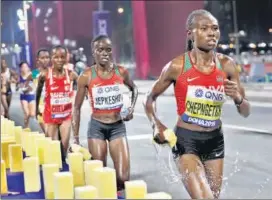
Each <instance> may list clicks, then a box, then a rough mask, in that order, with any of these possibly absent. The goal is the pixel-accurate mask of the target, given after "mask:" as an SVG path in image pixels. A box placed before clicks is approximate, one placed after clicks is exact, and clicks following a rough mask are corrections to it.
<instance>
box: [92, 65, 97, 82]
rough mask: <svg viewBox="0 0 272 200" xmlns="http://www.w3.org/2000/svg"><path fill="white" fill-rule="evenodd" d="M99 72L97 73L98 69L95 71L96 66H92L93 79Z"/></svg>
mask: <svg viewBox="0 0 272 200" xmlns="http://www.w3.org/2000/svg"><path fill="white" fill-rule="evenodd" d="M96 76H97V74H96V71H95V68H94V67H92V79H94V78H96Z"/></svg>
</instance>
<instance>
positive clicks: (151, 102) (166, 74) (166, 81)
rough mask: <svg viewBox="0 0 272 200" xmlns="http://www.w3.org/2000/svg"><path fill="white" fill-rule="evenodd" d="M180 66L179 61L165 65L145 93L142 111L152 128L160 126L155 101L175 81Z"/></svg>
mask: <svg viewBox="0 0 272 200" xmlns="http://www.w3.org/2000/svg"><path fill="white" fill-rule="evenodd" d="M180 64H181V63H180V60H179V61H176V60H173V61H171V62H169V63H168V64H166V66H165V67H164V68H163V70H162V72H161V75H160V77H159V78H158V80H157V81H156V82H155V83H154V84H153V86H152V88H151V91H149V92H148V93H147V95H146V98H145V99H144V102H143V105H144V109H145V112H146V115H147V117H148V119H149V121H150V122H151V124H152V127H153V128H154V127H155V126H159V125H161V122H160V120H159V119H158V116H157V114H156V110H157V109H156V99H157V98H158V97H159V96H160V95H161V94H162V93H163V92H164V91H165V90H166V89H167V88H168V87H169V86H170V85H171V84H172V83H173V81H175V80H176V79H177V77H178V75H179V73H180V72H179V71H180V69H181V65H180Z"/></svg>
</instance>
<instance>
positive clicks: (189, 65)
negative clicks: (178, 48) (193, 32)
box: [183, 52, 192, 72]
mask: <svg viewBox="0 0 272 200" xmlns="http://www.w3.org/2000/svg"><path fill="white" fill-rule="evenodd" d="M191 68H192V63H191V61H190V57H189V54H188V52H186V53H185V54H184V66H183V72H187V71H188V70H189V69H191Z"/></svg>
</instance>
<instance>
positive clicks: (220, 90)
mask: <svg viewBox="0 0 272 200" xmlns="http://www.w3.org/2000/svg"><path fill="white" fill-rule="evenodd" d="M183 61H184V63H183V72H182V73H181V75H180V76H179V77H178V79H177V81H176V83H175V87H174V91H175V98H176V102H177V112H178V115H179V116H180V117H181V119H182V120H183V121H184V122H186V123H190V124H196V125H199V126H201V127H209V128H213V127H218V125H220V123H221V122H220V118H221V112H222V106H223V103H224V101H225V99H226V97H225V93H224V85H223V82H224V79H225V73H224V72H223V70H222V66H221V64H220V62H219V59H218V57H217V55H216V54H215V63H216V66H215V67H214V68H213V70H212V71H211V72H210V73H209V74H205V73H203V72H201V71H199V70H198V69H197V68H196V67H195V66H194V65H193V64H192V60H191V57H190V52H186V53H185V54H184V60H183Z"/></svg>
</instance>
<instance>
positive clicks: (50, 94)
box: [43, 68, 73, 123]
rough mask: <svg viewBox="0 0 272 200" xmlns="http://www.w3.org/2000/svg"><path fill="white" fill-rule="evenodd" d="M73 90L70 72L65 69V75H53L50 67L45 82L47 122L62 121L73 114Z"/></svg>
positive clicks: (45, 116)
mask: <svg viewBox="0 0 272 200" xmlns="http://www.w3.org/2000/svg"><path fill="white" fill-rule="evenodd" d="M72 97H73V90H72V87H71V81H70V77H69V72H68V70H67V69H65V76H63V77H61V78H56V77H53V73H52V69H51V68H50V69H48V75H47V77H46V82H45V98H44V102H45V107H44V112H43V118H44V122H45V123H62V122H63V121H64V120H66V119H69V118H71V116H72Z"/></svg>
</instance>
